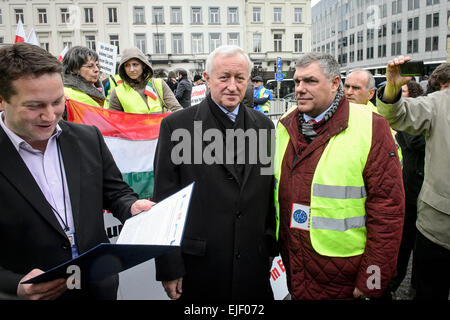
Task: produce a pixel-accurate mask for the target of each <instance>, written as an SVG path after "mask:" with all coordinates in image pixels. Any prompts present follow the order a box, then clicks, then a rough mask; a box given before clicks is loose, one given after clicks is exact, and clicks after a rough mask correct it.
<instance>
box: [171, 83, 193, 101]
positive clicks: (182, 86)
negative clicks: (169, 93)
mask: <svg viewBox="0 0 450 320" xmlns="http://www.w3.org/2000/svg"><path fill="white" fill-rule="evenodd" d="M191 93H192V84H191V83H190V82H189V81H188V80H187V79H186V78H182V79H181V80H180V82H179V83H178V86H177V90H176V91H175V97H176V98H177V100H178V102H179V103H180V104H181V105H182V106H183V108H188V107H190V106H191Z"/></svg>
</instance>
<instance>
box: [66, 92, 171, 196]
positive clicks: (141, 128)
mask: <svg viewBox="0 0 450 320" xmlns="http://www.w3.org/2000/svg"><path fill="white" fill-rule="evenodd" d="M66 106H67V120H68V121H71V122H76V123H82V124H88V125H95V126H96V127H97V128H98V129H99V130H100V131H101V133H102V135H103V137H104V139H105V142H106V144H107V145H108V148H109V150H110V151H111V153H112V155H113V157H114V160H115V161H116V164H117V166H118V167H119V170H120V172H122V176H123V179H124V180H125V181H126V182H127V183H128V184H129V185H130V187H131V188H133V190H134V191H135V192H136V193H137V194H139V198H140V199H150V198H151V197H152V196H153V159H154V156H155V150H156V143H157V142H158V135H159V127H160V124H161V121H162V119H163V118H164V117H166V116H167V115H168V113H158V114H135V113H126V112H121V111H115V110H109V109H103V108H98V107H94V106H89V105H86V104H83V103H80V102H77V101H74V100H67V103H66Z"/></svg>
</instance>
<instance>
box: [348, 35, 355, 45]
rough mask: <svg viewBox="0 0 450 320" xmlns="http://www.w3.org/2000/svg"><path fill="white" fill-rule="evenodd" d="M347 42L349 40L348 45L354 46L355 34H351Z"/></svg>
mask: <svg viewBox="0 0 450 320" xmlns="http://www.w3.org/2000/svg"><path fill="white" fill-rule="evenodd" d="M349 40H350V45H353V44H355V34H354V33H352V34H351V35H350V36H349Z"/></svg>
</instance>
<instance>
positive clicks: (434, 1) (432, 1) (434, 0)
mask: <svg viewBox="0 0 450 320" xmlns="http://www.w3.org/2000/svg"><path fill="white" fill-rule="evenodd" d="M433 4H439V0H427V6H431V5H433Z"/></svg>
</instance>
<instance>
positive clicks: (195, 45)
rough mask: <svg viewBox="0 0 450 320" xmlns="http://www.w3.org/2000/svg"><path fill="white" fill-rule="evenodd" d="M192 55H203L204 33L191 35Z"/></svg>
mask: <svg viewBox="0 0 450 320" xmlns="http://www.w3.org/2000/svg"><path fill="white" fill-rule="evenodd" d="M191 47H192V53H193V54H198V53H203V52H204V50H203V33H193V34H192V35H191Z"/></svg>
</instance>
